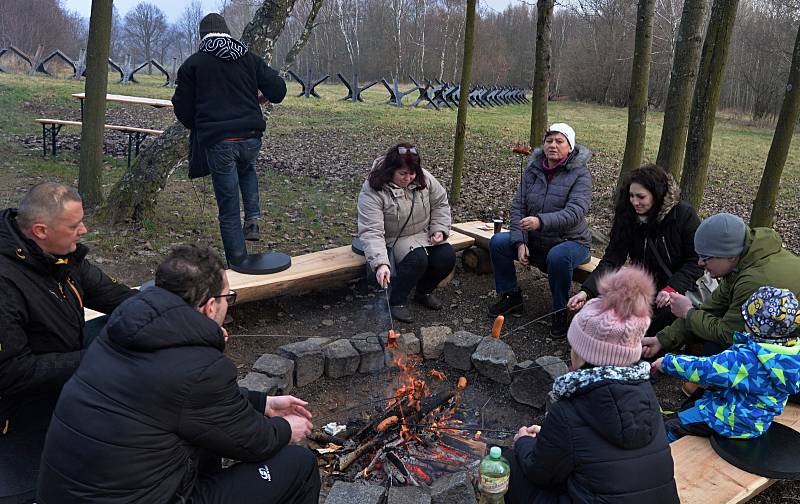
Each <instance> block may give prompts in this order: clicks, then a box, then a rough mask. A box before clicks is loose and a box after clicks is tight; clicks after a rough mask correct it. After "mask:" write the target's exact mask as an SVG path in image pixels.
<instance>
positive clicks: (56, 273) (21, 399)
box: [0, 182, 136, 486]
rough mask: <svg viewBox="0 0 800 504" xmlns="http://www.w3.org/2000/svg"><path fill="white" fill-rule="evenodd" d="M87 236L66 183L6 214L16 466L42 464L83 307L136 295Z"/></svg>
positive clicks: (4, 267)
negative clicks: (105, 268) (93, 251)
mask: <svg viewBox="0 0 800 504" xmlns="http://www.w3.org/2000/svg"><path fill="white" fill-rule="evenodd" d="M84 234H86V226H84V225H83V204H82V202H81V197H80V195H79V194H78V192H77V191H76V190H75V189H74V188H72V187H69V186H65V185H63V184H57V183H54V182H44V183H41V184H38V185H36V186H34V187H33V188H31V190H30V191H28V193H27V194H26V195H25V197H24V198H23V199H22V201H21V202H20V205H19V208H18V209H16V208H7V209H5V210H3V211H2V212H0V292H2V293H3V302H2V303H0V457H2V456H3V455H7V456H13V457H14V458H15V460H14V461H13V463H15V464H25V461H24V460H23V458H24V459H25V460H29V461H31V464H30V465H32V466H37V467H38V460H39V453H40V452H41V449H42V444H43V443H44V435H45V433H46V432H47V426H48V424H49V423H50V417H51V415H52V413H53V408H54V407H55V404H56V400H57V399H58V394H59V391H60V390H61V387H62V386H63V385H64V383H65V382H66V381H67V379H68V378H69V377H70V376H71V375H72V373H73V372H74V371H75V369H77V367H78V363H79V362H80V360H81V356H82V355H83V354H84V352H85V351H86V346H87V345H88V341H85V338H84V311H83V309H84V308H91V309H93V310H98V311H101V312H104V313H111V312H112V311H113V310H114V308H116V307H117V305H118V304H120V303H121V302H122V301H124V300H125V299H127V298H128V297H130V296H133V295H134V294H135V293H136V291H134V290H131V289H130V288H128V287H126V286H125V285H122V284H120V283H117V282H116V281H115V280H113V279H111V278H109V277H108V276H107V275H106V274H105V273H103V272H102V271H101V270H100V269H99V268H97V267H96V266H94V265H93V264H91V263H90V262H89V261H88V260H86V254H87V253H88V251H89V249H88V248H86V246H84V245H82V244H81V243H79V242H80V239H81V236H83V235H84ZM20 451H21V453H20ZM3 460H4V459H3ZM8 463H12V461H9V462H8ZM0 476H1V475H0ZM2 479H3V478H2V477H0V480H2ZM0 486H2V485H0Z"/></svg>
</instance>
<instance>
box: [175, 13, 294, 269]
mask: <svg viewBox="0 0 800 504" xmlns="http://www.w3.org/2000/svg"><path fill="white" fill-rule="evenodd" d="M200 37H201V42H200V48H199V50H198V51H197V52H196V53H194V54H193V55H191V56H189V58H187V59H186V61H184V62H183V64H182V65H181V67H180V69H179V70H178V86H177V88H176V89H175V95H174V96H173V97H172V104H173V105H174V107H175V116H176V117H177V118H178V120H179V121H180V122H181V123H182V124H183V125H184V126H186V127H187V128H189V129H190V130H192V134H191V136H190V141H189V177H190V178H194V177H203V176H206V175H208V174H209V173H210V174H211V180H212V182H213V184H214V194H215V195H216V198H217V207H218V208H219V229H220V233H221V235H222V243H223V245H224V247H225V258H226V259H227V261H228V265H235V264H239V263H241V261H242V260H243V259H244V258H245V257H246V256H247V248H246V247H245V240H250V241H257V240H258V239H259V232H258V220H259V218H260V215H261V212H260V206H259V198H258V177H257V175H256V160H257V158H258V153H259V151H260V150H261V136H262V135H263V133H264V130H265V129H266V122H265V121H264V116H263V114H262V112H261V107H260V104H259V102H262V103H263V102H265V101H269V102H271V103H280V102H281V101H283V98H284V97H285V96H286V83H285V82H284V81H283V79H282V78H281V77H280V75H278V72H276V71H275V70H274V69H272V68H270V67H269V66H267V64H266V63H265V62H264V60H263V58H261V57H260V56H258V55H256V54H254V53H253V52H251V51H249V50H248V49H247V46H246V45H244V44H243V43H241V42H239V41H238V40H236V39H234V38H232V37H231V35H230V30H229V29H228V25H227V24H226V23H225V19H224V18H223V17H222V16H220V15H219V14H216V13H212V14H208V15H207V16H206V17H204V18H203V20H202V21H200ZM259 91H260V92H261V94H262V96H261V97H259ZM240 192H241V194H242V202H243V206H244V225H242V221H241V219H240V217H239V193H240Z"/></svg>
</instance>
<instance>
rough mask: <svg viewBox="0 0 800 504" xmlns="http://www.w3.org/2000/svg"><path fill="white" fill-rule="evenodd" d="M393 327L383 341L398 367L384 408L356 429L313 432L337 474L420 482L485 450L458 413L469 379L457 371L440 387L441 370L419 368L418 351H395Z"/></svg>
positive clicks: (330, 468) (331, 470)
mask: <svg viewBox="0 0 800 504" xmlns="http://www.w3.org/2000/svg"><path fill="white" fill-rule="evenodd" d="M393 333H394V331H390V332H389V335H388V338H387V345H386V347H387V349H388V350H389V352H391V355H392V365H393V366H394V367H395V368H397V369H399V370H400V372H401V373H400V376H399V380H398V381H399V383H396V384H393V385H392V386H391V388H390V390H389V394H390V398H389V399H388V400H387V401H386V403H385V405H384V407H383V409H382V411H381V412H380V413H378V414H376V415H374V416H372V417H371V418H369V420H368V421H367V422H366V425H363V426H362V427H361V428H360V429H357V430H356V429H353V430H351V429H347V431H346V432H345V433H344V434H341V435H329V434H323V433H315V434H314V435H312V436H311V440H312V441H313V442H315V444H316V445H318V448H317V452H318V453H319V454H320V456H321V457H322V458H323V459H324V461H325V468H326V470H327V471H328V472H329V473H330V474H331V475H333V476H335V477H342V478H348V479H355V480H359V479H360V480H370V481H379V482H382V483H383V482H386V481H388V483H389V484H390V485H394V486H397V485H401V486H402V485H414V486H420V485H430V484H431V483H432V482H433V481H435V480H436V479H438V478H439V477H441V476H442V475H443V474H445V473H449V472H456V471H459V470H464V469H465V468H469V467H470V466H471V465H475V466H477V464H478V463H479V461H480V459H481V457H483V455H484V453H485V451H486V445H485V443H483V442H482V441H480V440H479V439H480V437H481V432H480V431H476V432H468V431H469V430H470V429H468V428H466V427H465V426H464V425H463V422H462V420H459V419H458V418H456V414H457V413H458V412H459V408H460V407H461V393H462V391H463V390H464V389H465V388H466V387H467V379H466V378H465V377H463V376H462V377H460V378H459V379H458V381H457V385H456V387H455V388H453V389H450V388H449V387H443V386H442V385H444V384H446V383H447V376H446V375H445V373H443V372H441V371H437V370H431V371H430V372H429V373H427V374H426V375H425V374H423V373H422V372H421V371H420V366H419V364H420V361H419V358H418V357H417V356H413V355H407V354H405V353H403V352H400V351H398V349H397V344H396V341H397V335H396V334H393ZM429 382H430V383H429ZM432 389H434V390H437V391H436V392H434V391H432ZM465 429H467V430H465Z"/></svg>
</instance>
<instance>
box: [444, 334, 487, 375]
mask: <svg viewBox="0 0 800 504" xmlns="http://www.w3.org/2000/svg"><path fill="white" fill-rule="evenodd" d="M481 339H483V338H481V337H480V336H478V335H477V334H472V333H471V332H468V331H458V332H456V333H453V334H450V335H449V336H447V339H446V340H445V343H444V361H445V362H447V364H449V365H450V367H453V368H455V369H460V370H462V371H469V370H470V369H472V354H473V353H474V352H475V349H476V348H477V347H478V343H480V342H481Z"/></svg>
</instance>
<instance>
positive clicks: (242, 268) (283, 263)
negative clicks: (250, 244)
mask: <svg viewBox="0 0 800 504" xmlns="http://www.w3.org/2000/svg"><path fill="white" fill-rule="evenodd" d="M291 265H292V258H291V257H289V256H288V255H286V254H284V253H282V252H265V253H262V254H247V257H245V258H244V259H243V260H241V261H239V262H237V263H236V264H234V263H231V264H230V267H231V269H232V270H233V271H236V272H238V273H244V274H246V275H269V274H271V273H278V272H279V271H283V270H286V269H289V267H290V266H291Z"/></svg>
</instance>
